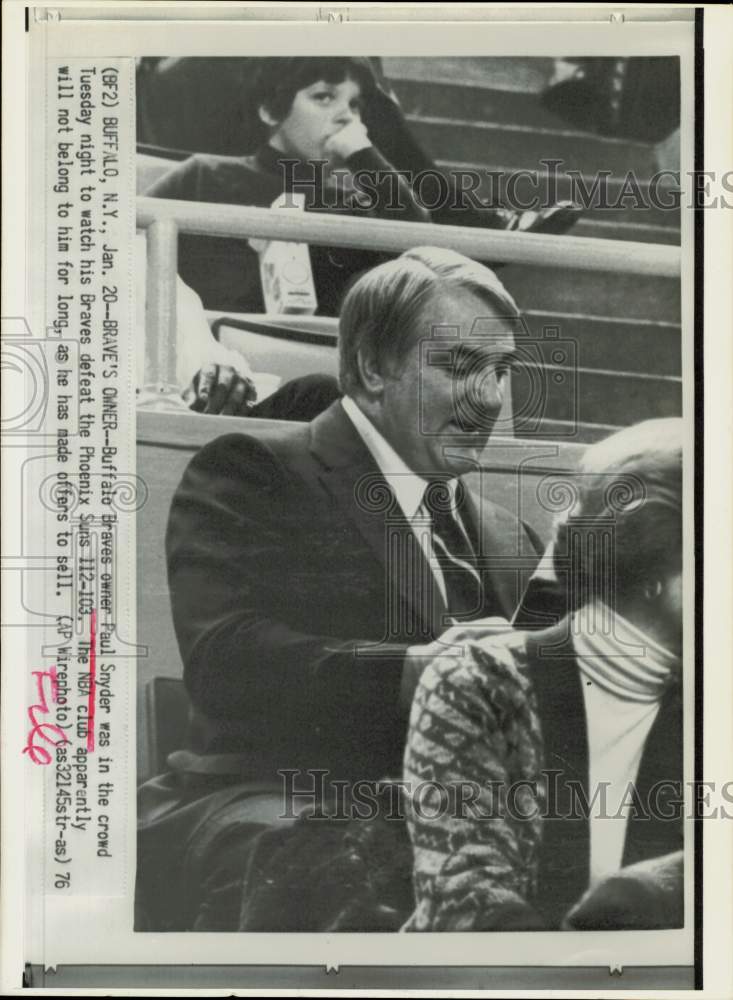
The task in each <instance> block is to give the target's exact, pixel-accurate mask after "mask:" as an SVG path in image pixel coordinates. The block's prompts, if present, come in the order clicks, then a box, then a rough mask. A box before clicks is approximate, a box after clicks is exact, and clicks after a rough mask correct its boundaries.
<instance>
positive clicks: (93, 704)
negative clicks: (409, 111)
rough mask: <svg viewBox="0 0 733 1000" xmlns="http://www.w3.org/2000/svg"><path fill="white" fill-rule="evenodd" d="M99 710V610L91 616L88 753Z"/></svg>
mask: <svg viewBox="0 0 733 1000" xmlns="http://www.w3.org/2000/svg"><path fill="white" fill-rule="evenodd" d="M96 711H97V612H96V611H95V610H94V609H92V612H91V615H90V616H89V701H88V703H87V753H91V752H92V750H93V749H94V716H95V714H96Z"/></svg>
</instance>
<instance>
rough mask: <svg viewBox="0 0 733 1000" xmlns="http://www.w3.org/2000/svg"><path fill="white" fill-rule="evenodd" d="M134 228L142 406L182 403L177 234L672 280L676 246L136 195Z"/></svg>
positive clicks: (677, 271) (167, 406)
mask: <svg viewBox="0 0 733 1000" xmlns="http://www.w3.org/2000/svg"><path fill="white" fill-rule="evenodd" d="M137 228H138V229H141V230H144V231H145V233H146V238H147V275H146V279H147V280H146V285H147V291H146V310H145V385H144V386H143V390H142V396H141V399H140V403H141V405H143V407H145V408H148V409H168V410H170V409H176V408H181V406H182V400H181V398H180V387H179V386H178V385H177V379H176V275H177V271H178V234H179V233H192V234H198V235H204V236H221V237H229V238H236V239H242V240H247V239H250V238H256V239H270V240H290V241H295V242H299V243H310V244H313V245H322V246H335V247H349V248H352V249H357V250H376V251H384V252H389V253H402V252H403V251H405V250H409V249H410V248H412V247H415V246H437V247H444V248H445V249H449V250H455V251H457V252H459V253H462V254H465V255H466V256H467V257H473V258H476V259H478V260H487V261H494V262H496V263H504V264H520V265H521V264H525V265H533V266H540V267H552V268H562V269H563V270H564V271H573V270H577V271H603V272H605V273H607V274H635V275H637V276H656V277H665V278H679V276H680V266H681V253H680V248H679V247H675V246H668V245H658V244H653V243H635V242H630V241H627V240H600V239H593V238H590V237H581V236H543V235H541V234H535V233H517V232H504V231H502V230H496V229H485V230H483V229H476V228H473V227H464V226H439V225H434V224H432V223H423V222H401V221H394V222H393V221H389V220H384V219H357V218H353V217H344V216H337V215H327V214H325V213H323V214H321V213H317V212H309V213H307V214H303V213H298V212H293V211H282V210H281V209H271V208H250V207H244V206H242V205H215V204H210V203H201V202H191V201H174V200H169V199H161V198H146V197H138V199H137Z"/></svg>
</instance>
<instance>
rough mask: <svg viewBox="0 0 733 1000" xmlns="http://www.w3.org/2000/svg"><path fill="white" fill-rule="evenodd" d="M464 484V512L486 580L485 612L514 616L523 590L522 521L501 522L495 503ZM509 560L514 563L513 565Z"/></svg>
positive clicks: (482, 576) (467, 529)
mask: <svg viewBox="0 0 733 1000" xmlns="http://www.w3.org/2000/svg"><path fill="white" fill-rule="evenodd" d="M464 487H465V489H464V497H465V500H464V503H463V508H462V511H461V514H462V517H463V523H464V524H465V526H466V531H467V533H468V536H469V538H470V540H471V544H472V546H473V550H474V552H475V553H476V567H477V569H478V570H479V572H480V573H481V579H482V581H483V584H484V610H483V614H484V616H488V615H501V616H503V617H504V618H508V619H509V620H511V618H512V617H513V615H514V613H515V611H516V609H517V606H518V605H519V601H520V598H521V594H522V590H523V586H522V583H521V580H519V579H518V571H517V568H516V566H517V555H518V553H519V551H520V549H519V538H518V536H517V531H518V530H521V529H520V527H519V523H518V522H517V524H516V525H514V526H513V529H512V527H510V526H509V525H508V524H504V525H502V524H500V523H499V517H498V515H497V511H496V508H495V507H494V505H493V504H491V503H488V502H487V501H486V500H484V499H482V498H481V497H479V496H477V495H476V494H475V493H474V492H473V491H472V490H470V489H469V488H468V486H467V484H465V483H464ZM510 562H513V563H514V568H512V567H511V566H510V565H509V563H510ZM502 563H503V564H504V565H502Z"/></svg>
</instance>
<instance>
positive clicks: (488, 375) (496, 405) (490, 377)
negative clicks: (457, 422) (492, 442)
mask: <svg viewBox="0 0 733 1000" xmlns="http://www.w3.org/2000/svg"><path fill="white" fill-rule="evenodd" d="M461 388H462V392H461V395H460V402H459V407H460V409H461V411H463V415H464V417H465V418H466V419H467V420H468V422H469V423H477V424H480V423H481V420H482V418H486V417H489V418H490V419H491V420H492V421H493V420H495V419H496V417H497V416H498V415H499V411H500V410H501V408H502V406H503V404H504V394H505V392H506V379H505V378H502V379H499V378H497V376H496V373H495V372H493V371H492V372H485V373H482V374H480V375H479V374H478V373H477V374H476V376H475V377H473V378H468V379H466V380H465V381H464V383H463V385H462V387H461Z"/></svg>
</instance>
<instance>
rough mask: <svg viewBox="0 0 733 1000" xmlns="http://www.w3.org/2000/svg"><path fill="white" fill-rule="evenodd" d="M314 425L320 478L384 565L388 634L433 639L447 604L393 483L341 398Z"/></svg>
mask: <svg viewBox="0 0 733 1000" xmlns="http://www.w3.org/2000/svg"><path fill="white" fill-rule="evenodd" d="M310 426H311V452H312V453H313V455H314V456H315V457H316V458H317V459H318V462H319V464H320V471H319V479H320V482H321V484H322V486H323V488H324V490H325V491H326V492H327V493H328V494H329V495H330V496H331V498H332V500H333V502H334V504H335V506H336V508H337V509H338V511H339V512H340V513H341V514H342V516H344V517H345V518H348V519H349V520H350V521H351V522H352V523H353V524H354V525H355V527H356V528H357V530H358V531H359V533H360V534H361V536H362V538H363V539H364V541H365V542H366V544H367V546H368V548H369V549H370V551H371V553H372V555H373V556H374V557H375V559H376V560H377V562H378V564H379V566H380V568H381V572H382V577H383V581H384V596H385V611H386V616H385V617H386V621H385V627H386V635H385V638H386V639H387V640H388V641H390V640H391V641H398V642H404V641H406V640H407V641H409V642H416V643H419V642H427V641H430V640H431V639H433V638H434V637H435V636H436V635H438V634H439V633H440V632H441V631H442V627H441V624H440V623H441V622H442V619H443V617H444V615H445V611H446V609H445V604H444V602H443V599H442V596H441V595H440V590H439V589H438V587H437V585H436V582H435V577H434V575H433V572H432V570H431V568H430V564H429V563H428V560H427V559H426V558H425V556H424V554H423V551H422V548H421V546H420V544H419V543H418V540H417V538H416V537H415V533H414V531H413V530H412V527H411V526H410V523H409V522H408V521H407V519H406V518H405V516H404V514H403V513H402V510H401V508H400V505H399V503H398V502H397V499H396V497H395V495H394V492H393V491H392V489H391V487H390V485H389V483H388V482H387V480H386V479H385V478H384V476H383V475H382V473H381V472H380V470H379V469H378V467H377V465H376V463H375V461H374V459H373V458H372V456H371V454H370V452H369V450H368V449H367V447H366V445H365V444H364V442H363V441H362V439H361V437H360V436H359V434H358V432H357V431H356V428H355V427H354V425H353V424H352V422H351V421H350V420H349V418H348V416H347V415H346V413H345V412H344V409H343V407H342V406H341V403H340V402H336V403H333V404H332V405H331V406H330V407H329V408H328V409H327V410H326V411H325V412H324V413H322V414H320V415H319V416H318V417H316V419H315V420H313V421H312V423H311V425H310Z"/></svg>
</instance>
